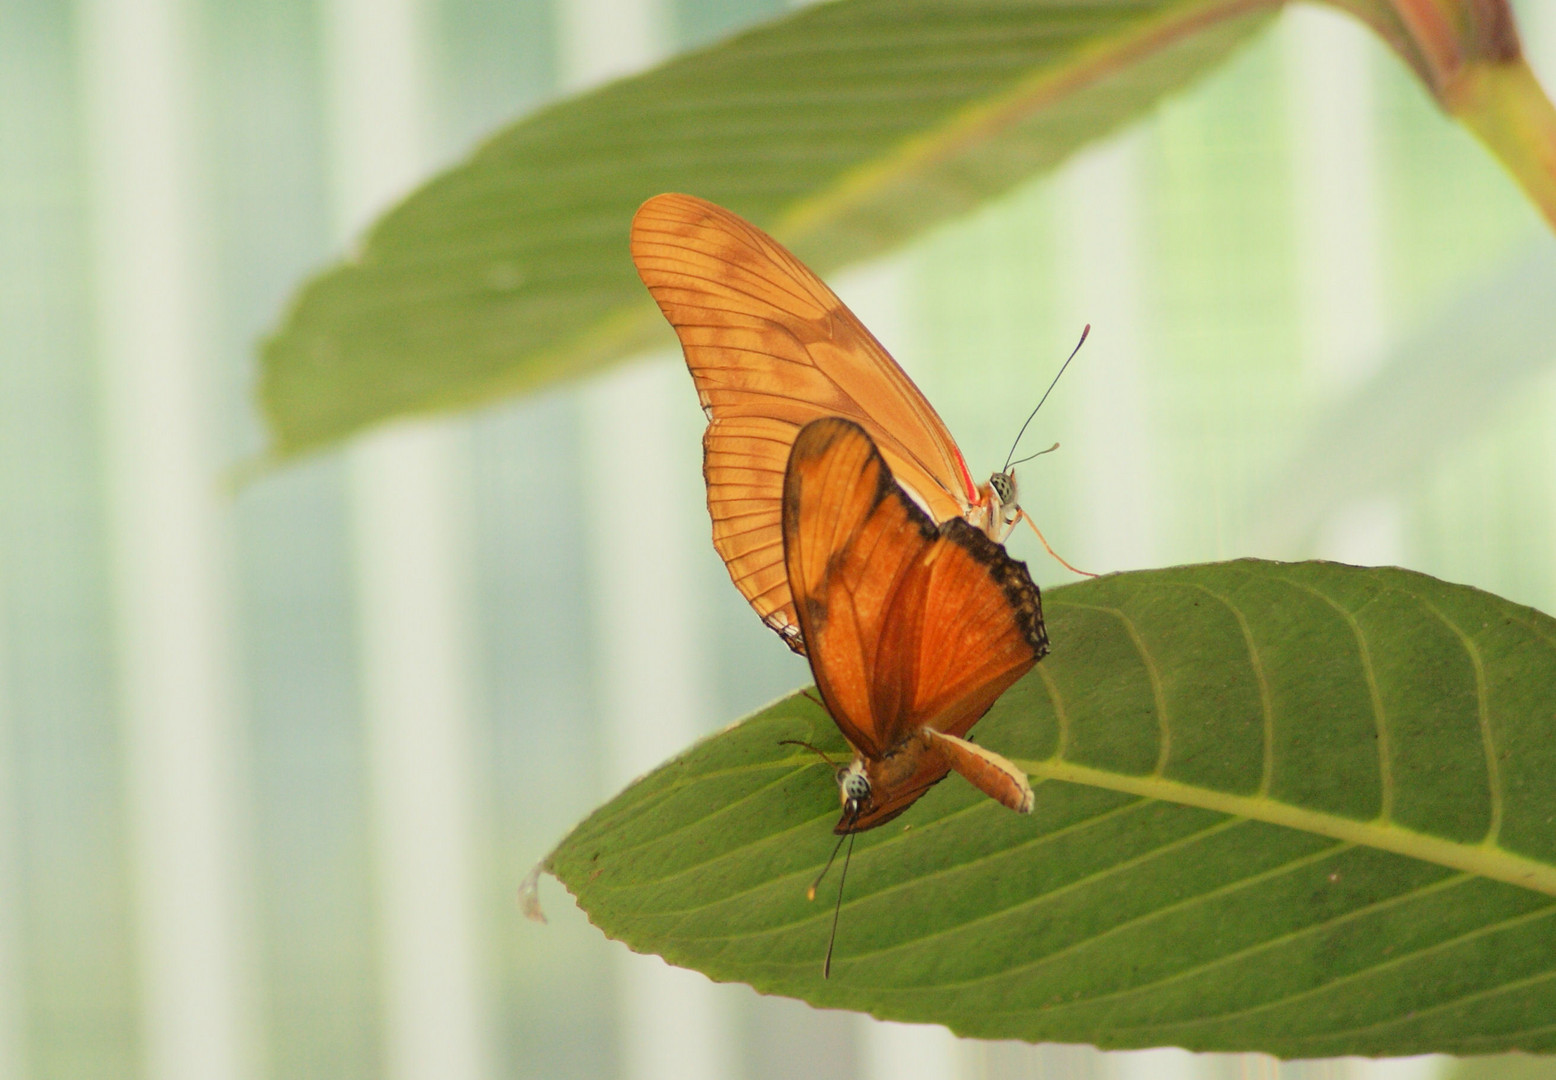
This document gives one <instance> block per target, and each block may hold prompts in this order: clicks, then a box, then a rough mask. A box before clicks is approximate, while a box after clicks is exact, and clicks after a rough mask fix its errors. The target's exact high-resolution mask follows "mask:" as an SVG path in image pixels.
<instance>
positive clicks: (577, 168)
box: [261, 0, 1278, 454]
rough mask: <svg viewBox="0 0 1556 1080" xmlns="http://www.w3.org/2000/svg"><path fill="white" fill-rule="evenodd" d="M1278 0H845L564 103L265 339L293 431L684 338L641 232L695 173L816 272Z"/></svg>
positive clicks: (392, 224) (1181, 69)
mask: <svg viewBox="0 0 1556 1080" xmlns="http://www.w3.org/2000/svg"><path fill="white" fill-rule="evenodd" d="M1276 6H1278V5H1277V3H1276V0H1260V2H1258V3H1252V4H1250V3H1248V2H1246V0H956V2H954V3H946V2H944V0H835V2H833V3H827V4H817V5H814V6H812V7H808V8H805V9H804V10H802V11H800V12H798V13H796V14H794V15H791V16H788V17H786V18H783V19H780V20H778V21H776V22H773V23H770V24H768V25H765V26H762V27H760V28H759V29H756V30H754V31H751V32H749V33H746V34H743V35H741V36H738V37H736V38H733V39H731V40H729V41H727V42H725V43H723V44H720V45H717V46H714V47H712V48H709V49H704V50H701V51H698V52H694V53H689V54H687V55H685V56H683V57H680V58H678V59H676V60H674V61H672V62H670V63H668V64H666V65H664V66H663V67H660V68H658V69H656V70H654V71H651V72H648V73H647V74H645V75H642V76H639V77H636V78H632V79H627V80H623V81H621V82H617V83H614V84H612V85H609V86H606V87H604V88H602V89H600V90H597V91H595V92H593V93H589V94H585V95H583V96H580V97H577V98H573V99H571V100H568V101H564V102H561V103H559V104H556V105H553V106H551V107H550V108H547V109H544V110H542V111H540V112H538V113H536V114H535V115H533V116H531V117H529V118H527V119H525V120H523V121H522V122H520V123H519V124H517V125H515V126H514V127H512V128H509V129H508V130H507V131H505V132H503V133H502V134H501V135H499V136H497V137H496V138H495V139H493V140H492V141H491V142H489V143H488V144H487V145H486V146H484V147H482V148H481V149H480V150H479V151H477V153H476V154H475V155H474V156H473V157H472V158H471V159H470V160H469V161H468V162H466V163H464V164H463V165H460V166H458V167H457V168H455V169H453V170H451V171H450V172H447V173H445V174H444V175H442V176H441V177H438V178H437V179H436V180H434V181H432V182H431V183H430V184H428V185H427V186H426V187H425V188H423V189H422V190H421V191H419V192H417V193H416V194H414V195H413V196H411V197H410V198H409V199H408V200H406V201H405V202H404V203H402V204H401V205H400V206H399V207H397V208H396V209H394V210H393V211H391V212H390V213H389V214H388V215H387V216H386V217H384V218H383V219H382V220H381V221H380V222H379V223H378V224H377V225H376V226H375V227H374V228H373V230H372V231H371V233H370V234H369V236H368V237H367V238H366V241H365V243H364V244H363V245H362V247H361V253H360V255H359V256H358V257H356V258H355V259H353V260H351V261H349V262H348V263H346V264H345V265H343V266H341V267H338V268H336V269H333V270H330V271H329V272H327V273H325V274H324V275H323V276H321V277H319V278H316V279H315V280H314V281H312V282H311V283H310V284H309V285H308V286H307V287H306V289H304V291H303V292H302V293H301V295H300V296H299V297H298V298H297V299H296V300H295V302H294V304H293V307H292V309H291V311H290V313H289V314H288V316H287V320H286V324H285V326H284V327H283V328H282V329H281V330H280V332H279V333H277V334H276V335H275V336H274V337H272V338H271V339H270V340H269V341H268V342H267V343H266V345H265V348H264V358H263V359H264V370H263V377H262V385H261V398H262V402H263V405H264V409H265V412H266V415H267V417H268V418H269V421H270V426H271V430H272V433H273V436H274V447H273V450H274V452H275V453H278V454H286V453H290V452H295V451H297V450H300V449H305V448H307V447H310V446H314V445H317V444H319V443H322V442H327V441H330V440H333V439H336V438H339V437H341V436H343V435H345V434H348V433H349V432H351V431H353V430H356V429H357V428H359V427H361V426H363V425H365V424H370V423H373V422H374V421H378V420H382V419H384V418H387V417H391V416H395V415H397V414H401V413H405V412H416V411H426V410H434V409H439V408H448V407H452V406H457V405H461V404H468V403H471V402H476V401H481V400H486V399H490V398H492V397H495V396H499V395H502V394H505V393H511V392H513V391H517V390H522V389H527V388H532V387H535V386H537V385H540V384H542V383H544V382H546V381H548V380H553V379H556V378H560V377H565V376H568V375H575V374H578V373H580V372H583V371H586V370H588V369H589V368H590V367H592V366H595V365H597V364H599V363H601V362H603V361H605V360H608V359H615V358H619V357H621V356H623V355H625V354H626V353H628V352H630V351H632V350H633V349H636V348H640V347H642V346H643V345H645V344H647V343H652V342H655V341H661V342H663V343H665V344H670V343H671V342H672V341H673V340H674V339H673V338H672V337H671V335H670V333H669V330H668V328H667V327H666V326H665V325H664V321H663V319H661V318H660V317H659V315H658V312H657V311H656V310H655V308H654V307H653V305H652V304H651V303H650V302H649V300H648V295H647V293H646V291H645V290H644V289H643V286H642V284H641V283H640V282H639V281H638V279H637V276H636V274H635V273H634V272H633V269H632V264H631V261H630V260H629V258H628V256H627V227H628V224H629V222H630V221H631V218H632V213H633V211H634V210H636V209H637V207H638V205H639V204H640V203H641V202H642V201H643V200H644V199H646V198H648V197H649V196H650V195H654V194H657V193H659V192H662V191H689V192H692V193H693V194H697V195H701V196H703V197H705V198H709V199H712V200H714V201H715V202H718V203H721V204H724V205H726V206H729V207H731V208H732V209H734V210H736V211H738V212H739V213H741V214H743V215H745V216H747V217H748V218H750V219H751V220H752V221H755V222H756V223H758V224H760V225H762V226H764V227H766V228H768V229H770V230H772V231H773V232H774V234H775V235H777V236H778V237H779V238H780V239H782V240H784V241H785V242H787V243H790V244H791V245H792V246H794V248H795V250H796V251H797V252H798V253H799V254H800V256H801V257H802V258H804V259H805V260H806V261H807V262H808V263H809V264H810V265H811V266H812V267H813V268H814V269H816V270H817V271H818V272H822V273H825V272H827V271H830V270H832V269H834V268H836V267H838V266H841V265H843V264H845V263H848V262H851V261H854V260H856V259H860V258H863V257H865V256H868V255H871V254H875V253H878V252H881V251H884V250H887V249H889V248H890V247H892V246H894V245H896V244H898V243H900V242H902V241H903V240H904V239H905V238H907V237H909V236H912V235H914V234H915V233H917V232H919V231H920V230H922V229H924V228H926V227H928V226H929V225H931V224H933V223H935V222H937V221H940V220H943V219H945V218H946V217H947V216H949V215H952V214H955V213H958V212H961V211H963V210H965V209H967V208H969V207H971V206H974V205H976V204H977V203H979V202H980V201H981V200H983V199H986V198H988V197H989V196H990V195H992V194H994V193H997V192H1000V191H1003V190H1006V189H1007V188H1009V187H1010V186H1012V185H1013V184H1015V183H1016V182H1018V181H1020V180H1021V179H1023V178H1025V177H1027V176H1030V175H1031V174H1032V173H1034V172H1036V171H1040V170H1042V169H1045V168H1048V167H1051V166H1053V165H1054V164H1056V163H1058V162H1059V161H1061V160H1063V159H1064V158H1065V157H1066V156H1067V155H1069V154H1070V153H1071V152H1072V151H1073V150H1074V149H1075V148H1077V147H1078V146H1081V145H1083V144H1085V143H1087V142H1089V141H1091V140H1093V139H1096V138H1098V137H1100V136H1102V135H1104V134H1106V133H1107V132H1108V131H1110V130H1112V129H1113V128H1115V127H1116V126H1117V125H1119V124H1120V123H1122V122H1123V121H1125V120H1127V119H1129V118H1131V117H1133V116H1136V115H1139V114H1140V113H1141V112H1142V111H1143V110H1145V109H1146V108H1148V107H1149V106H1150V105H1151V104H1152V103H1153V102H1155V101H1156V100H1158V99H1159V98H1160V97H1161V96H1162V95H1163V94H1164V93H1166V92H1168V91H1170V90H1172V89H1174V88H1176V87H1179V86H1182V85H1184V84H1185V83H1187V82H1189V81H1190V80H1191V79H1193V78H1194V77H1195V76H1197V75H1199V74H1201V73H1203V72H1205V71H1206V70H1208V69H1209V68H1210V67H1211V66H1212V65H1214V64H1215V63H1216V62H1217V61H1219V60H1220V59H1221V58H1222V57H1223V56H1225V55H1226V54H1227V52H1228V51H1229V50H1230V49H1231V48H1232V47H1233V46H1235V45H1236V44H1238V43H1239V42H1241V41H1243V40H1244V39H1246V38H1247V37H1248V36H1249V35H1250V34H1252V33H1253V32H1254V31H1255V30H1257V29H1258V28H1259V27H1260V26H1262V25H1264V23H1265V22H1266V21H1267V20H1268V18H1269V16H1270V14H1271V12H1272V11H1273V9H1274V7H1276Z"/></svg>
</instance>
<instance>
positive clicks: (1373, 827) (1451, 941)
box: [548, 561, 1556, 1057]
mask: <svg viewBox="0 0 1556 1080" xmlns="http://www.w3.org/2000/svg"><path fill="white" fill-rule="evenodd" d="M1045 608H1046V611H1047V616H1048V625H1049V632H1050V636H1051V638H1052V641H1053V653H1052V654H1051V655H1050V656H1049V657H1048V658H1046V659H1045V660H1044V661H1043V662H1042V663H1040V664H1039V665H1038V666H1037V668H1036V669H1034V671H1033V672H1032V673H1031V674H1030V675H1029V676H1027V677H1026V678H1025V679H1024V680H1023V681H1022V682H1021V683H1018V684H1017V686H1016V687H1015V688H1013V689H1012V690H1011V691H1010V692H1009V693H1008V694H1007V695H1006V696H1005V697H1004V698H1003V699H1002V700H1001V701H1000V702H999V703H998V704H997V705H996V706H995V708H994V710H993V711H992V712H991V713H990V714H989V715H988V716H987V717H986V718H985V719H984V720H983V721H982V722H981V723H980V724H979V725H978V727H977V728H975V729H974V735H975V737H976V738H977V739H978V740H979V741H980V742H982V743H984V744H985V745H987V746H989V747H991V748H992V749H995V750H997V751H999V752H1001V753H1003V754H1005V755H1007V756H1009V757H1011V758H1012V759H1013V760H1015V761H1016V762H1017V763H1018V764H1019V765H1021V766H1022V767H1023V768H1025V769H1026V770H1027V771H1028V773H1029V774H1030V775H1031V776H1032V778H1033V781H1034V787H1035V791H1036V809H1035V810H1034V812H1033V814H1032V815H1031V816H1030V817H1022V816H1018V815H1015V814H1012V813H1010V812H1009V811H1007V810H1005V809H1003V808H1001V807H999V806H997V805H995V804H994V803H992V802H990V801H989V800H987V799H985V798H983V797H981V796H980V795H978V793H977V792H976V791H974V790H973V789H971V788H970V787H969V786H968V785H966V784H965V783H963V782H961V781H960V780H959V779H958V778H955V777H953V778H951V779H950V780H948V781H946V782H944V783H942V784H941V785H940V786H938V787H937V788H935V789H934V790H933V791H931V792H930V793H929V794H928V795H927V796H926V797H925V798H924V799H922V800H921V801H920V802H919V803H918V804H916V805H915V806H914V807H913V808H912V809H911V810H909V811H908V813H907V814H905V815H904V816H903V817H902V818H900V819H899V820H898V821H897V822H894V823H892V824H891V825H889V826H886V827H884V828H881V829H879V830H875V831H873V832H870V833H866V834H864V835H863V836H861V837H860V839H859V842H858V847H857V849H856V851H855V853H854V858H853V865H852V867H851V869H850V870H849V873H848V879H847V892H846V895H845V900H844V904H843V910H842V922H841V928H840V930H839V934H838V942H837V953H836V958H835V960H834V964H833V971H832V978H831V979H830V980H826V981H824V980H823V979H822V977H821V959H822V953H823V950H824V948H825V944H826V938H827V929H828V926H829V923H830V917H831V911H830V905H829V904H828V903H827V901H826V899H820V900H818V901H817V902H814V903H809V902H807V901H806V899H805V890H806V885H807V884H808V883H809V882H810V881H811V880H812V878H814V876H815V875H816V873H817V872H818V871H819V870H820V868H821V866H822V864H823V862H824V861H825V859H826V856H827V853H828V851H829V850H830V848H831V845H832V835H831V824H832V823H833V821H835V820H836V818H837V815H838V798H837V792H836V787H835V784H834V781H833V779H832V773H831V770H830V769H829V768H827V767H826V766H824V765H823V764H822V763H820V762H819V761H817V760H816V758H815V757H814V756H813V755H811V754H810V753H808V752H806V751H804V750H801V749H799V748H796V747H793V746H787V745H780V744H779V740H780V739H786V738H787V739H802V740H806V741H809V742H812V743H814V744H815V745H817V746H820V747H823V748H827V749H830V750H833V751H836V752H838V753H839V754H842V753H843V752H844V745H843V743H842V740H841V739H840V737H839V736H838V734H837V730H836V728H835V727H834V726H833V725H832V723H831V722H830V721H829V719H828V718H827V717H826V715H825V714H824V713H823V712H821V710H820V709H819V708H818V707H817V706H816V705H814V704H813V703H812V702H811V701H809V700H808V699H807V698H805V697H803V696H799V695H796V696H795V697H792V698H789V699H786V700H784V701H781V702H779V703H777V704H775V705H773V706H771V707H769V708H768V709H765V710H763V711H762V712H760V713H758V714H756V715H755V716H753V717H751V718H749V719H747V720H746V721H744V722H743V723H741V724H739V725H737V726H735V727H733V728H731V729H729V730H727V731H725V732H723V733H721V734H719V735H717V736H714V737H713V738H711V739H708V740H706V741H705V742H703V743H700V744H699V745H697V746H695V747H693V748H692V749H691V750H689V751H688V752H687V753H685V754H684V755H682V756H681V757H679V758H677V759H676V760H674V761H672V762H670V763H669V764H667V765H665V766H663V767H662V768H660V769H659V770H657V771H655V772H654V773H652V774H650V775H649V776H647V777H645V778H643V779H642V780H640V781H638V782H637V783H635V784H634V785H632V786H631V787H629V788H628V789H627V790H626V791H624V792H623V793H622V794H621V795H619V796H618V797H617V798H616V799H614V800H613V801H611V802H610V803H609V804H607V805H606V806H604V807H602V808H601V809H600V810H598V811H597V812H596V813H595V814H594V815H593V816H591V817H590V818H589V819H588V820H586V821H585V822H584V823H582V824H581V825H580V826H578V828H577V829H575V830H574V832H573V833H572V834H571V835H570V836H568V837H567V839H566V840H565V841H564V842H563V843H562V844H561V846H559V847H558V848H557V850H556V851H555V852H553V853H552V855H551V856H550V857H549V859H548V866H549V868H550V869H551V870H552V871H553V872H554V873H555V874H556V875H557V876H558V877H559V878H560V879H561V880H562V881H563V882H564V883H565V884H566V885H567V887H568V888H569V889H570V890H571V891H572V892H573V893H574V895H575V896H576V897H577V899H578V902H579V904H580V905H581V906H582V907H583V908H584V910H585V911H586V912H587V913H588V914H589V917H590V918H591V919H592V920H593V921H594V922H595V923H596V924H597V925H598V926H599V927H600V928H601V929H603V930H604V931H605V932H606V933H607V934H609V935H611V936H612V937H616V938H619V939H621V940H622V941H625V942H626V943H627V944H628V945H630V946H631V947H632V948H634V949H637V950H640V951H647V952H655V953H658V954H660V955H662V956H664V957H665V958H666V959H668V960H670V961H671V962H673V963H676V964H680V965H683V966H686V967H691V968H695V969H697V970H700V971H703V972H705V973H706V974H708V975H709V976H710V977H712V978H715V979H719V980H739V981H743V982H748V983H750V984H751V985H753V986H755V987H756V988H757V989H758V990H761V991H763V992H767V993H777V994H784V995H789V996H793V997H798V998H802V999H804V1000H806V1001H809V1002H812V1003H813V1004H816V1005H821V1006H828V1007H840V1008H850V1009H858V1010H863V1011H867V1012H870V1013H873V1014H874V1015H876V1016H880V1017H885V1018H891V1019H898V1020H909V1021H921V1022H935V1023H941V1024H945V1025H947V1026H948V1027H950V1028H951V1029H952V1030H954V1031H957V1032H959V1033H962V1034H966V1035H974V1036H980V1037H985V1038H1002V1039H1005V1038H1019V1039H1028V1040H1034V1041H1036V1040H1050V1041H1061V1042H1085V1043H1094V1044H1096V1045H1099V1046H1103V1047H1143V1046H1156V1045H1177V1046H1185V1047H1189V1048H1191V1049H1195V1050H1261V1051H1267V1052H1269V1053H1273V1054H1278V1055H1281V1056H1286V1057H1320V1056H1335V1055H1344V1054H1366V1055H1407V1054H1419V1053H1426V1052H1431V1051H1440V1052H1447V1053H1454V1054H1489V1053H1498V1052H1503V1051H1508V1050H1515V1049H1517V1050H1527V1051H1549V1050H1552V1049H1556V1021H1553V1020H1552V1017H1553V1015H1556V620H1552V619H1551V618H1549V617H1547V616H1545V615H1543V614H1541V613H1539V612H1536V611H1533V610H1531V609H1529V608H1524V607H1520V606H1518V605H1515V604H1511V603H1509V602H1507V601H1504V600H1501V599H1499V598H1497V597H1494V596H1491V595H1489V594H1486V593H1483V592H1480V591H1477V590H1475V589H1471V588H1468V587H1465V586H1458V585H1450V584H1447V583H1444V582H1441V581H1437V580H1434V579H1432V578H1429V577H1425V576H1423V575H1420V574H1416V573H1411V572H1408V571H1403V570H1397V569H1359V568H1354V567H1346V566H1341V565H1338V564H1332V563H1293V564H1283V563H1268V562H1258V561H1239V562H1232V563H1222V564H1212V565H1205V566H1193V567H1181V568H1175V569H1170V570H1160V571H1142V572H1137V573H1128V574H1119V575H1114V576H1111V577H1107V578H1102V579H1099V580H1096V581H1091V582H1086V583H1083V584H1079V585H1072V586H1066V587H1064V588H1059V589H1054V590H1051V591H1050V592H1049V593H1048V595H1047V596H1046V597H1045ZM833 873H836V870H834V871H833ZM834 880H835V879H834ZM823 896H825V890H823Z"/></svg>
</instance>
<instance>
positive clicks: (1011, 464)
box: [1005, 443, 1059, 470]
mask: <svg viewBox="0 0 1556 1080" xmlns="http://www.w3.org/2000/svg"><path fill="white" fill-rule="evenodd" d="M1057 449H1059V444H1058V443H1054V444H1053V445H1052V446H1050V447H1049V448H1048V449H1047V450H1039V451H1038V452H1037V453H1035V454H1028V455H1027V456H1026V457H1024V458H1017V459H1016V460H1015V461H1007V462H1005V469H1007V470H1008V469H1011V468H1013V467H1015V466H1017V465H1021V464H1024V463H1026V462H1028V461H1031V460H1032V459H1033V458H1040V457H1042V456H1043V455H1044V454H1051V453H1053V452H1054V451H1055V450H1057Z"/></svg>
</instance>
